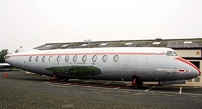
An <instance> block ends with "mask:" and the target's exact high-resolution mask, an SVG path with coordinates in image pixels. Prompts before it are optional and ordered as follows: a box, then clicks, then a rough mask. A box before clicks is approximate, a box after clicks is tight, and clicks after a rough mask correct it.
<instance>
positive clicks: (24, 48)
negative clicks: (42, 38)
mask: <svg viewBox="0 0 202 109" xmlns="http://www.w3.org/2000/svg"><path fill="white" fill-rule="evenodd" d="M28 51H39V50H37V49H33V48H27V47H22V46H21V47H20V48H19V49H17V50H16V51H15V53H20V52H28Z"/></svg>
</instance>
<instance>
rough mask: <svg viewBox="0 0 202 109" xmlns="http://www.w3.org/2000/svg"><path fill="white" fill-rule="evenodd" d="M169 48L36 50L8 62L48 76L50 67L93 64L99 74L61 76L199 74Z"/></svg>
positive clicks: (175, 76)
mask: <svg viewBox="0 0 202 109" xmlns="http://www.w3.org/2000/svg"><path fill="white" fill-rule="evenodd" d="M168 51H171V52H174V50H173V49H170V48H152V47H113V48H77V49H57V50H36V51H28V52H20V53H14V54H10V55H9V58H7V59H6V62H7V63H9V64H11V65H12V66H14V67H17V68H20V69H23V70H26V71H29V72H33V73H37V74H40V75H47V76H53V74H54V72H51V71H48V70H46V68H50V67H62V66H94V67H96V68H99V69H100V70H101V74H99V75H87V76H75V75H66V74H59V75H58V76H60V77H63V78H68V79H71V78H78V79H97V80H122V81H132V80H133V78H132V76H133V75H137V76H139V77H140V80H141V81H172V80H183V79H191V78H195V77H197V76H198V75H200V70H199V69H198V68H196V67H195V66H194V65H193V64H192V63H190V62H189V61H187V60H184V59H182V58H181V57H179V56H177V55H171V56H169V55H166V53H167V52H168ZM84 56H85V59H84ZM94 56H96V57H97V58H96V60H95V59H93V57H94ZM104 56H105V57H104ZM67 58H68V59H67Z"/></svg>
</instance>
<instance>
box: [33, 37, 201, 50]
mask: <svg viewBox="0 0 202 109" xmlns="http://www.w3.org/2000/svg"><path fill="white" fill-rule="evenodd" d="M184 41H191V43H188V44H184ZM153 42H160V43H159V44H158V43H156V44H153ZM102 43H107V45H104V46H100V44H102ZM125 43H133V44H132V45H124V44H125ZM82 44H84V43H83V42H66V43H46V44H44V45H41V46H39V47H36V48H35V49H40V50H48V49H68V48H100V47H169V48H176V49H180V48H202V38H187V39H157V40H155V39H153V40H152V39H148V40H117V41H91V42H90V43H89V44H88V45H86V46H81V45H82ZM48 45H50V46H49V47H48ZM63 45H68V46H65V47H63Z"/></svg>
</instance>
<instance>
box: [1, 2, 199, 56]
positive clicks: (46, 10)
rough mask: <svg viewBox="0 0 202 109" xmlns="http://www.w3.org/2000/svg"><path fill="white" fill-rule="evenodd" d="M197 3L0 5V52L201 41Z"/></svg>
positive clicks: (5, 3)
mask: <svg viewBox="0 0 202 109" xmlns="http://www.w3.org/2000/svg"><path fill="white" fill-rule="evenodd" d="M201 29H202V0H0V37H1V40H0V50H1V49H9V51H10V52H14V51H15V50H16V49H17V48H19V47H20V46H23V47H30V48H33V47H36V46H40V45H42V44H45V43H49V42H80V41H83V40H84V39H91V40H92V41H99V40H102V41H103V40H104V41H108V40H136V39H155V38H163V39H171V38H201V37H202V30H201Z"/></svg>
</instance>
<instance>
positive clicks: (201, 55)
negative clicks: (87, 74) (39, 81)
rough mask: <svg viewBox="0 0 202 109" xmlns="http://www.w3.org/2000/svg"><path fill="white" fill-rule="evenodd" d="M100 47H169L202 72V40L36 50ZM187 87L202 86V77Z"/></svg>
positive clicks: (107, 43)
mask: <svg viewBox="0 0 202 109" xmlns="http://www.w3.org/2000/svg"><path fill="white" fill-rule="evenodd" d="M98 47H169V48H172V49H174V50H175V51H176V52H177V54H178V55H179V56H181V57H183V58H185V59H187V60H189V61H191V62H192V63H193V64H195V65H196V66H197V67H198V68H199V69H200V70H201V72H202V38H189V39H162V38H156V39H153V40H119V41H91V40H90V39H87V40H84V41H83V42H66V43H46V44H44V45H41V46H38V47H36V48H35V49H39V50H50V49H68V48H98ZM185 85H186V86H202V77H201V76H198V77H196V78H194V79H192V80H187V81H186V84H185Z"/></svg>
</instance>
